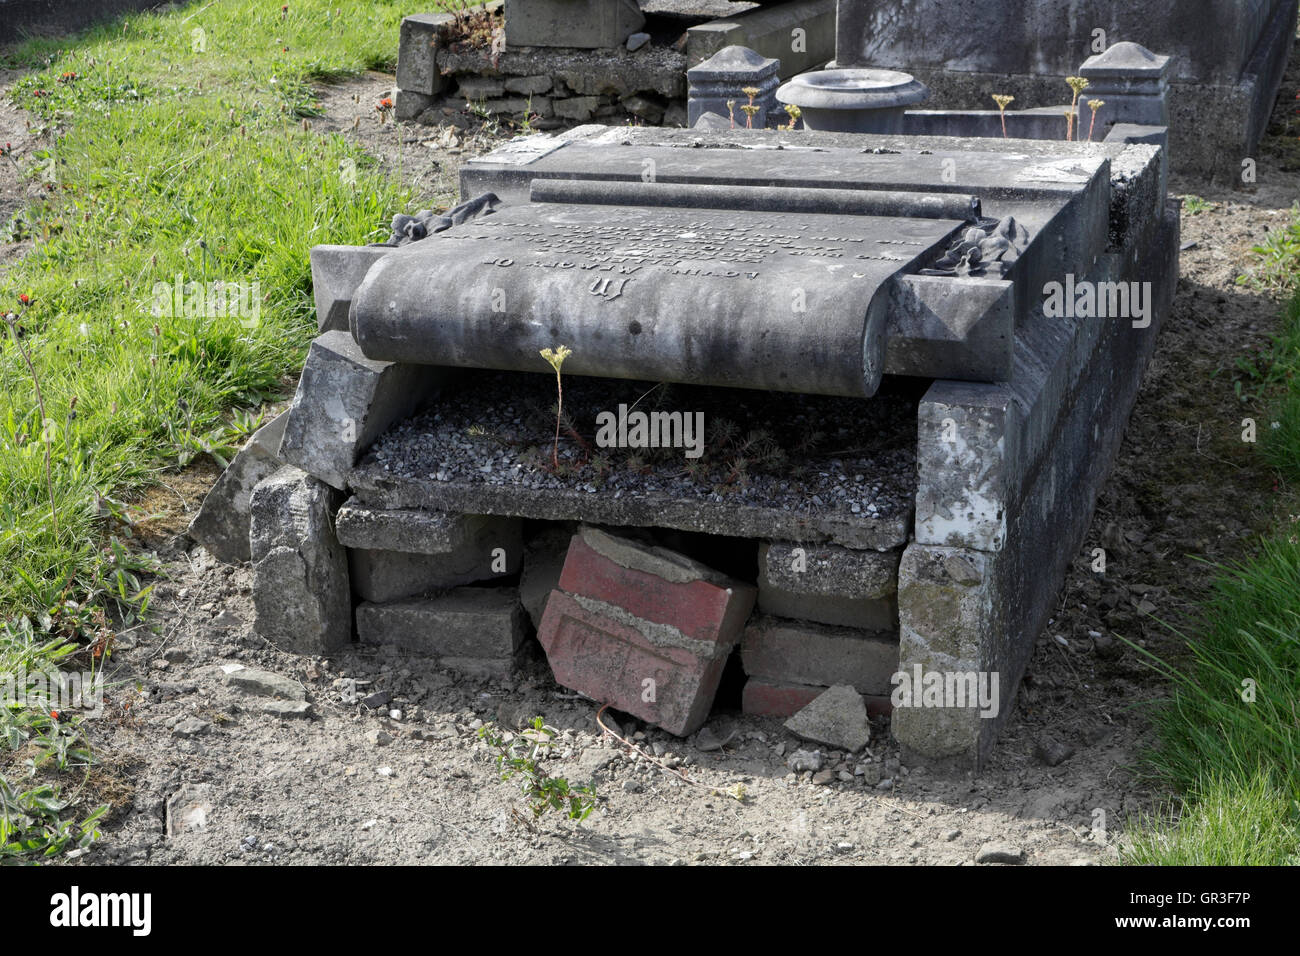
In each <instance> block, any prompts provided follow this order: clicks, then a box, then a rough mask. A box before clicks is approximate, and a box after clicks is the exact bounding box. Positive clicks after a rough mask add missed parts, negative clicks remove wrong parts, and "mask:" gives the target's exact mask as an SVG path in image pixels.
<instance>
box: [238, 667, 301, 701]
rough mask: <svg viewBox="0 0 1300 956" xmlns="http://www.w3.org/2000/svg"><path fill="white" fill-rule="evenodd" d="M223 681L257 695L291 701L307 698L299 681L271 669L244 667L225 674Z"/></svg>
mask: <svg viewBox="0 0 1300 956" xmlns="http://www.w3.org/2000/svg"><path fill="white" fill-rule="evenodd" d="M225 681H226V683H227V684H229V685H230V686H231V687H234V688H237V689H239V690H241V691H243V692H244V693H246V694H253V695H254V696H257V697H269V698H272V699H275V700H291V701H292V700H299V701H301V700H306V699H307V688H306V687H304V686H303V685H302V684H301V683H300V682H298V681H296V680H294V679H293V678H292V677H285V676H284V675H283V674H276V673H274V672H273V671H263V670H258V669H256V668H253V667H245V668H242V669H241V670H237V671H234V672H232V673H230V674H227V675H226V676H225Z"/></svg>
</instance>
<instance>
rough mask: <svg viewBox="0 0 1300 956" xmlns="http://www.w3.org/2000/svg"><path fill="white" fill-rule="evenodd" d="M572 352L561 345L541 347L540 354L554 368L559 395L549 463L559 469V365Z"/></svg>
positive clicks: (561, 410) (561, 387)
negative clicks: (553, 442)
mask: <svg viewBox="0 0 1300 956" xmlns="http://www.w3.org/2000/svg"><path fill="white" fill-rule="evenodd" d="M572 354H573V349H571V348H569V347H568V346H567V345H561V346H560V347H559V348H556V349H542V351H541V356H542V358H544V359H546V361H547V362H549V363H550V365H551V368H553V369H555V391H556V393H557V395H558V396H559V397H558V399H557V402H556V406H555V447H554V448H553V449H552V450H551V464H553V465H554V466H555V470H556V471H559V470H560V424H561V423H562V422H563V421H564V383H563V382H562V381H561V379H560V366H561V365H563V364H564V360H565V359H566V358H568V357H569V356H570V355H572Z"/></svg>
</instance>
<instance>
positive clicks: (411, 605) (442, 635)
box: [357, 588, 524, 676]
mask: <svg viewBox="0 0 1300 956" xmlns="http://www.w3.org/2000/svg"><path fill="white" fill-rule="evenodd" d="M357 638H358V640H360V642H361V643H363V644H374V645H383V646H386V647H393V648H397V649H399V650H402V651H407V652H410V653H413V654H423V655H427V656H431V657H436V658H438V659H439V661H440V662H441V663H443V664H445V665H446V666H450V667H455V668H456V669H458V670H462V671H466V672H470V673H474V674H481V675H484V676H502V675H504V674H506V673H508V672H509V671H510V670H511V669H512V668H513V665H514V658H515V654H516V652H517V651H518V650H519V648H520V646H521V645H522V643H523V640H524V615H523V609H522V608H521V607H520V606H519V600H518V597H517V596H516V594H515V592H514V589H513V588H457V589H455V590H452V591H447V592H446V593H444V594H440V595H437V596H436V597H429V598H414V599H410V600H404V601H394V602H390V603H386V604H376V603H370V602H367V603H363V604H360V605H358V606H357Z"/></svg>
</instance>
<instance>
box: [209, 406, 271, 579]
mask: <svg viewBox="0 0 1300 956" xmlns="http://www.w3.org/2000/svg"><path fill="white" fill-rule="evenodd" d="M287 420H288V414H287V413H286V412H281V413H280V414H279V415H277V416H275V418H273V419H271V420H270V421H269V422H267V423H266V424H265V425H263V426H262V427H261V428H259V429H258V430H257V431H256V432H254V433H253V437H252V438H250V439H249V440H248V442H247V443H246V444H245V445H244V447H243V448H241V449H240V450H239V453H238V454H237V455H235V457H234V458H233V459H231V461H230V465H229V467H227V468H226V470H225V471H224V472H222V474H221V477H220V478H218V479H217V483H216V484H215V485H213V486H212V490H211V491H209V492H208V493H207V495H206V496H205V497H204V498H203V504H202V505H200V506H199V511H198V514H196V515H195V516H194V520H193V521H191V522H190V527H189V536H190V537H191V538H193V539H194V540H195V541H197V542H198V543H199V544H201V545H203V547H205V548H207V549H208V552H209V553H210V554H211V555H212V556H213V557H214V558H216V559H217V560H218V561H224V562H225V563H226V564H238V563H240V562H243V561H247V560H249V559H250V558H251V557H252V552H251V551H250V549H249V544H248V535H249V527H250V524H251V520H252V498H253V489H254V488H256V487H257V486H258V484H260V483H261V482H262V481H263V480H265V479H266V478H269V477H270V476H271V475H272V474H274V473H275V472H276V471H277V470H278V469H279V468H280V466H281V465H282V464H283V462H282V461H281V460H280V440H281V439H282V438H283V437H284V426H285V422H286V421H287Z"/></svg>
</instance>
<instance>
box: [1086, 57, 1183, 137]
mask: <svg viewBox="0 0 1300 956" xmlns="http://www.w3.org/2000/svg"><path fill="white" fill-rule="evenodd" d="M1172 66H1173V60H1172V59H1171V58H1170V57H1168V56H1156V55H1155V54H1154V53H1152V52H1151V51H1150V50H1148V49H1147V48H1146V47H1143V46H1139V45H1138V44H1136V43H1129V42H1121V43H1115V44H1112V45H1111V46H1109V47H1107V48H1106V50H1105V52H1103V53H1098V54H1097V55H1095V56H1090V57H1088V59H1086V60H1084V61H1083V65H1082V66H1080V67H1079V75H1080V76H1082V77H1083V78H1084V79H1086V80H1087V81H1088V89H1087V91H1086V94H1085V95H1086V98H1087V99H1099V100H1102V101H1103V102H1104V103H1105V106H1103V107H1102V108H1101V111H1100V112H1099V113H1098V119H1099V120H1100V121H1101V122H1102V123H1103V124H1105V125H1107V126H1109V125H1110V124H1111V123H1117V122H1118V123H1137V124H1140V125H1143V126H1168V125H1169V74H1170V70H1171V69H1172Z"/></svg>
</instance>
